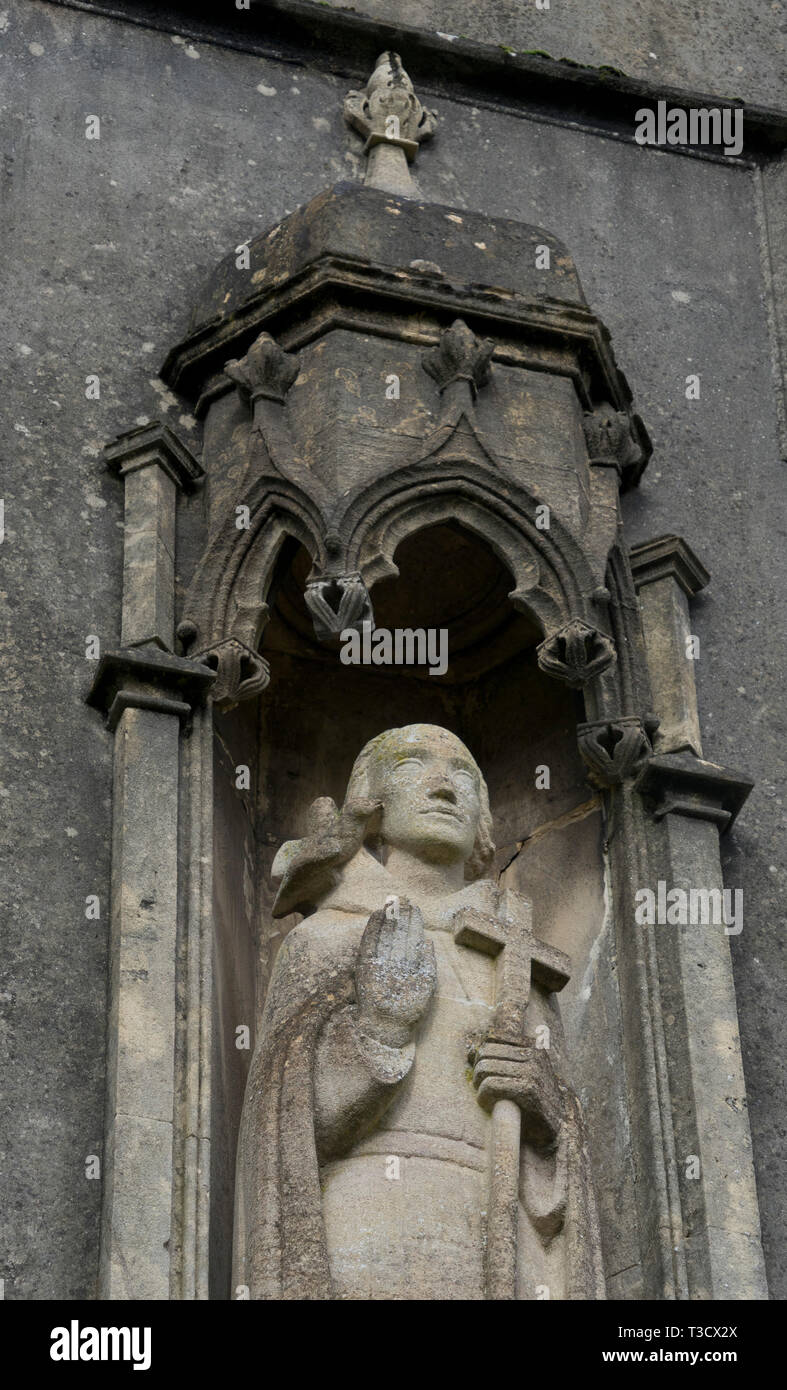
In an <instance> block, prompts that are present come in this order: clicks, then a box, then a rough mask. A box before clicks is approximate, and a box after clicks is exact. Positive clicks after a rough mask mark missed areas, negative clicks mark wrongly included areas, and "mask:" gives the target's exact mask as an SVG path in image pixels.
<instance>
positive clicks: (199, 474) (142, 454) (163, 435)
mask: <svg viewBox="0 0 787 1390" xmlns="http://www.w3.org/2000/svg"><path fill="white" fill-rule="evenodd" d="M104 459H105V462H106V465H107V468H108V469H109V470H110V472H111V473H115V474H117V476H118V477H119V478H125V476H126V474H127V473H135V472H136V471H137V470H138V469H140V468H149V467H150V466H151V465H153V464H156V465H157V466H158V467H159V468H160V469H161V470H162V471H163V472H164V473H166V475H167V477H168V478H171V479H172V481H173V483H174V484H175V486H176V487H177V488H179V489H180V490H181V491H183V492H193V490H194V489H195V488H196V487H197V485H198V484H199V483H200V482H201V480H202V478H203V477H204V474H205V470H204V468H203V467H202V464H201V463H199V462H198V461H197V459H195V457H194V455H193V454H192V452H191V450H190V449H187V448H186V445H185V444H184V443H183V441H182V440H181V439H179V438H178V436H177V435H176V434H174V433H173V431H172V430H171V429H170V428H169V426H168V425H162V423H161V421H160V420H154V421H152V422H151V423H150V424H149V425H140V427H139V429H135V430H128V431H127V432H126V433H125V434H119V435H118V437H117V439H115V440H113V442H112V443H111V444H107V446H106V448H105V449H104Z"/></svg>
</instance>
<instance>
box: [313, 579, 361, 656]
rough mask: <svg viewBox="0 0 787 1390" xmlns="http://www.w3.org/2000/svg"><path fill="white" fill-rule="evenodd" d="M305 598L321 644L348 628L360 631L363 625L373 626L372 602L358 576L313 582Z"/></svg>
mask: <svg viewBox="0 0 787 1390" xmlns="http://www.w3.org/2000/svg"><path fill="white" fill-rule="evenodd" d="M304 599H305V600H306V607H307V608H308V610H309V612H310V613H311V616H312V622H313V623H314V631H315V635H316V636H317V638H318V639H319V641H320V642H330V641H332V640H334V639H335V638H336V637H338V636H339V634H340V633H341V632H344V631H345V630H346V629H347V628H357V629H358V630H359V631H360V630H361V629H362V628H363V626H364V624H365V623H368V624H370V626H373V625H374V614H373V611H372V601H371V599H370V597H369V594H368V591H367V588H366V585H365V584H364V582H363V579H362V578H361V576H360V574H357V573H355V574H338V575H331V576H330V577H326V578H323V579H313V580H311V581H310V583H308V584H307V586H306V592H305V594H304Z"/></svg>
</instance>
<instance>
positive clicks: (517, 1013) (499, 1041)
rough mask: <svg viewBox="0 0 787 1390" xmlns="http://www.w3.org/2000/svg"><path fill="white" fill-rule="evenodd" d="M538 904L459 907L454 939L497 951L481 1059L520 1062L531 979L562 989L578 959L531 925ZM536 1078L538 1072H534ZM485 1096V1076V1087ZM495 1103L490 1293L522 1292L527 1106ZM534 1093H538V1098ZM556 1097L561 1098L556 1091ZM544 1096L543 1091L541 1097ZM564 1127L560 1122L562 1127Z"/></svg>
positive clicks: (507, 899)
mask: <svg viewBox="0 0 787 1390" xmlns="http://www.w3.org/2000/svg"><path fill="white" fill-rule="evenodd" d="M531 922H532V910H531V908H530V904H529V903H527V902H525V901H524V900H523V899H521V898H518V899H516V900H515V899H514V898H513V897H512V895H510V894H507V893H505V892H501V894H500V900H499V912H498V915H497V916H495V917H489V916H487V915H486V914H484V913H481V912H478V911H476V909H475V908H472V907H464V908H460V910H459V911H458V912H457V914H456V917H455V919H454V933H453V934H454V940H455V942H456V944H457V945H458V946H469V947H471V948H473V949H475V950H477V951H483V952H484V953H485V954H486V955H490V956H494V957H495V958H496V971H495V1010H494V1014H493V1016H492V1024H491V1027H490V1029H489V1033H488V1035H487V1038H486V1042H485V1043H484V1045H483V1047H482V1048H480V1049H479V1050H478V1052H477V1053H476V1059H477V1064H479V1065H481V1067H483V1062H484V1061H485V1060H486V1059H490V1060H491V1059H492V1058H494V1059H495V1061H496V1062H497V1064H498V1065H499V1063H501V1062H503V1063H505V1062H506V1061H511V1062H513V1063H519V1062H521V1060H522V1052H523V1048H532V1047H533V1042H532V1040H531V1039H528V1038H527V1035H526V1033H525V1018H526V1013H527V1006H528V1001H529V998H530V982H531V978H533V979H535V980H536V981H537V983H538V984H540V985H541V986H542V988H543V989H545V990H546V991H547V992H548V993H550V994H554V993H557V992H558V991H559V990H561V989H563V987H564V985H566V984H567V983H568V981H569V978H570V966H571V962H570V960H569V958H568V956H567V955H565V954H564V952H563V951H558V950H556V949H555V948H554V947H552V946H548V945H546V943H545V942H543V941H540V940H539V939H538V937H536V936H534V935H533V932H532V930H531ZM534 1080H535V1074H534ZM479 1099H480V1100H481V1101H483V1100H484V1083H483V1082H482V1084H481V1088H480V1090H479ZM489 1099H490V1100H491V1104H492V1142H491V1146H490V1164H489V1206H488V1217H487V1297H488V1298H492V1299H514V1298H516V1259H517V1228H518V1214H519V1164H520V1145H521V1140H522V1109H521V1108H520V1106H519V1105H517V1104H515V1103H514V1101H512V1100H507V1099H505V1098H504V1097H499V1098H497V1099H494V1096H493V1095H491V1096H490V1097H489ZM533 1099H534V1100H535V1096H534V1097H533ZM552 1099H553V1103H554V1098H552ZM543 1102H544V1096H543V1093H542V1094H541V1104H542V1105H543ZM556 1127H557V1126H556Z"/></svg>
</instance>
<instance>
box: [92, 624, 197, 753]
mask: <svg viewBox="0 0 787 1390" xmlns="http://www.w3.org/2000/svg"><path fill="white" fill-rule="evenodd" d="M215 679H216V676H215V672H214V671H211V670H209V669H208V668H207V667H206V666H203V665H202V664H201V663H200V662H197V661H187V660H186V659H185V658H184V657H181V656H173V655H171V653H169V652H162V651H160V650H159V649H158V648H157V647H155V646H153V645H151V646H148V647H142V648H139V647H126V648H123V649H121V650H120V651H114V652H105V653H104V655H103V656H102V657H101V659H100V661H99V663H98V669H97V671H96V675H95V679H94V681H93V684H92V686H91V687H90V691H89V692H88V695H87V703H88V704H89V705H92V706H93V707H94V708H95V709H100V710H102V711H103V712H104V713H105V714H106V718H107V725H108V727H109V729H110V730H111V731H112V732H113V733H114V732H115V730H116V729H117V726H118V724H119V722H120V720H121V718H122V716H123V714H124V713H125V711H126V710H135V709H139V710H151V711H153V712H154V713H158V714H165V715H171V716H174V717H175V718H176V719H178V720H180V719H189V718H190V717H191V715H192V713H193V711H194V709H195V708H196V707H197V706H199V705H202V704H204V702H205V699H206V698H207V694H208V691H209V690H210V688H211V686H212V685H213V683H214V681H215Z"/></svg>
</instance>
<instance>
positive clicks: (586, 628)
mask: <svg viewBox="0 0 787 1390" xmlns="http://www.w3.org/2000/svg"><path fill="white" fill-rule="evenodd" d="M536 653H537V656H538V664H539V666H540V667H541V670H542V671H544V672H545V674H546V675H548V676H555V677H556V678H557V679H558V680H561V681H564V682H565V684H566V685H570V686H573V687H575V688H579V687H580V686H582V685H587V683H588V681H590V680H592V679H593V677H594V676H599V675H601V672H602V671H606V669H607V667H608V666H611V665H612V662H613V661H615V660H616V653H615V644H614V642H613V641H612V639H611V637H608V636H607V635H606V633H604V632H600V631H599V629H598V628H596V627H591V626H590V624H589V623H586V622H584V621H583V619H582V618H572V619H571V621H570V622H568V623H565V624H564V625H563V627H561V628H559V629H558V631H557V632H553V633H552V635H551V637H547V638H545V640H544V641H543V642H541V643H540V645H539V646H538V647H537V648H536Z"/></svg>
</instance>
